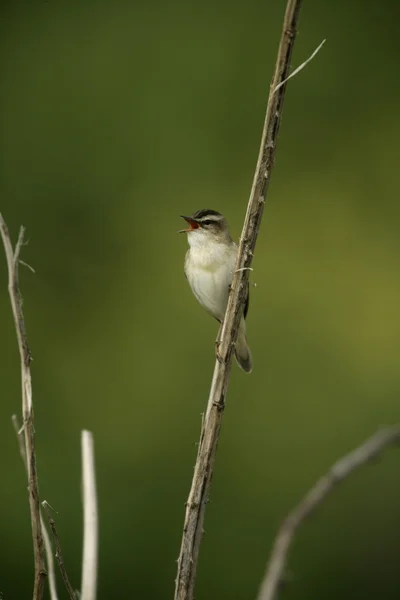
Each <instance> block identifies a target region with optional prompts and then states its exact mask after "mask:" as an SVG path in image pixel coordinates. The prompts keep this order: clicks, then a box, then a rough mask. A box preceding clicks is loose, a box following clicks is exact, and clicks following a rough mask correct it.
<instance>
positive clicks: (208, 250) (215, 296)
mask: <svg viewBox="0 0 400 600" xmlns="http://www.w3.org/2000/svg"><path fill="white" fill-rule="evenodd" d="M181 217H182V219H185V221H187V223H188V224H189V227H188V228H187V229H182V230H181V231H179V233H187V238H188V243H189V250H188V251H187V252H186V257H185V266H184V272H185V276H186V279H187V280H188V282H189V285H190V287H191V288H192V292H193V294H194V295H195V297H196V299H197V300H198V302H199V303H200V304H201V305H202V306H203V307H204V308H205V309H206V311H208V312H209V313H210V314H211V315H212V316H213V317H214V318H215V319H217V321H219V323H222V321H223V318H224V315H225V310H226V305H227V303H228V296H229V289H230V285H231V283H232V279H233V273H234V269H235V264H236V256H237V251H238V247H237V244H235V242H234V241H233V240H232V238H231V236H230V234H229V229H228V223H227V221H226V219H225V217H224V216H223V215H221V213H219V212H217V211H216V210H210V209H202V210H198V211H197V212H195V213H194V214H193V215H192V216H191V217H185V216H183V215H181ZM248 308H249V289H248V286H247V295H246V301H245V305H244V310H243V314H242V316H241V319H240V325H239V332H238V337H237V340H236V345H235V357H236V360H237V362H238V365H239V366H240V367H241V368H242V369H243V371H245V372H246V373H250V372H251V370H252V368H253V361H252V357H251V352H250V348H249V346H248V344H247V338H246V322H245V318H246V315H247V311H248ZM217 342H218V338H217Z"/></svg>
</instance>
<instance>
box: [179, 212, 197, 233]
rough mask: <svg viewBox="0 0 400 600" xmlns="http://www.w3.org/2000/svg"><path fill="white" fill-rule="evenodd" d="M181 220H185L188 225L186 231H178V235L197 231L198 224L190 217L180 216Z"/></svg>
mask: <svg viewBox="0 0 400 600" xmlns="http://www.w3.org/2000/svg"><path fill="white" fill-rule="evenodd" d="M180 216H181V218H182V219H185V221H187V222H188V223H189V225H190V227H188V228H187V229H180V230H179V231H178V233H188V232H189V231H193V230H194V229H198V228H199V227H200V225H199V223H198V222H197V221H196V219H192V217H185V216H184V215H180Z"/></svg>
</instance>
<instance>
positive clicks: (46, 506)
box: [42, 500, 76, 600]
mask: <svg viewBox="0 0 400 600" xmlns="http://www.w3.org/2000/svg"><path fill="white" fill-rule="evenodd" d="M42 506H43V508H44V510H45V511H46V516H47V520H48V522H49V525H50V529H51V531H52V533H53V538H54V543H55V546H56V559H57V562H58V566H59V567H60V572H61V576H62V578H63V581H64V585H65V589H66V590H67V592H68V596H69V597H70V600H76V596H75V592H74V590H73V588H72V585H71V584H70V581H69V578H68V573H67V570H66V568H65V564H64V557H63V554H62V550H61V544H60V539H59V537H58V533H57V528H56V524H55V522H54V519H53V518H52V516H51V514H50V505H49V503H48V502H46V500H44V501H43V502H42Z"/></svg>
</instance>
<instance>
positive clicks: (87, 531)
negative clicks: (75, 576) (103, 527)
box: [80, 430, 98, 600]
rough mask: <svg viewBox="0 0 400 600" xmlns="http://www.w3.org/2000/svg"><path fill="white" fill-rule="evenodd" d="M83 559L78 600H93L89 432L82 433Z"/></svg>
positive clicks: (94, 530)
mask: <svg viewBox="0 0 400 600" xmlns="http://www.w3.org/2000/svg"><path fill="white" fill-rule="evenodd" d="M81 444H82V479H83V558H82V585H81V595H80V600H95V598H96V589H97V554H98V515H97V492H96V473H95V465H94V442H93V435H92V433H91V432H90V431H85V430H84V431H82V438H81Z"/></svg>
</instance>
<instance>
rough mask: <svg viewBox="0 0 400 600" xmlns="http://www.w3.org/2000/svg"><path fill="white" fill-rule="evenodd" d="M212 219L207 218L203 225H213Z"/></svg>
mask: <svg viewBox="0 0 400 600" xmlns="http://www.w3.org/2000/svg"><path fill="white" fill-rule="evenodd" d="M211 223H212V221H210V219H206V220H205V221H203V225H211Z"/></svg>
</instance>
